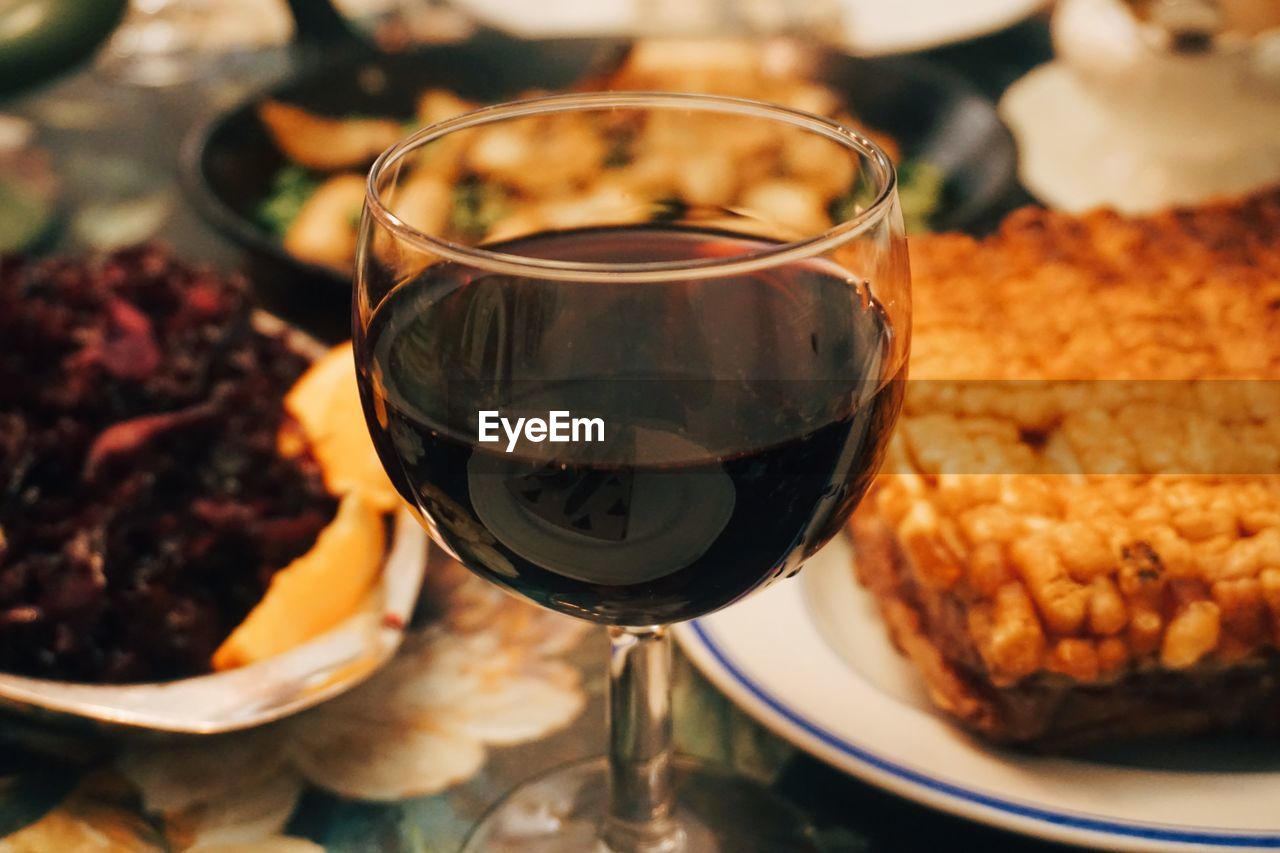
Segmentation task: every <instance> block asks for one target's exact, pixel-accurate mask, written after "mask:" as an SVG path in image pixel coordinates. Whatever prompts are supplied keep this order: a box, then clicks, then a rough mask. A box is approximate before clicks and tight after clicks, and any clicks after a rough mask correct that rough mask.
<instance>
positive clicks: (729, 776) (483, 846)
mask: <svg viewBox="0 0 1280 853" xmlns="http://www.w3.org/2000/svg"><path fill="white" fill-rule="evenodd" d="M675 774H676V803H677V807H676V809H677V810H676V818H677V820H678V821H679V825H680V833H679V836H678V837H677V838H676V839H675V840H674V843H672V844H664V845H659V846H658V847H656V848H653V850H654V853H817V851H818V848H817V847H816V846H815V844H814V842H813V840H812V837H813V836H812V829H811V827H810V826H809V824H808V822H807V821H806V820H805V818H804V816H803V815H801V814H800V812H798V811H797V810H796V809H795V808H794V807H793V806H791V805H789V804H788V803H787V802H786V801H785V800H783V799H782V798H780V797H778V796H777V795H776V794H774V793H773V792H772V791H770V790H769V789H768V788H766V787H764V786H763V785H761V784H759V783H758V782H755V781H752V780H751V779H747V778H744V777H742V776H737V775H734V774H733V773H730V772H728V771H724V770H718V769H716V768H714V767H709V766H707V765H703V764H698V763H696V762H691V761H677V762H676V765H675ZM608 791H609V783H608V776H607V773H606V767H605V761H604V759H603V758H593V759H589V760H587V761H582V762H579V763H576V764H570V765H568V766H565V767H561V768H558V769H556V770H553V771H551V772H549V773H546V774H544V775H542V776H539V777H537V778H536V779H533V780H532V781H529V782H526V783H524V784H523V785H521V786H520V787H518V788H516V789H515V790H514V791H512V792H511V793H510V794H508V795H507V797H506V798H505V799H503V800H502V802H500V803H498V805H497V806H496V807H494V809H493V810H492V811H490V812H489V814H487V815H486V816H485V817H484V819H483V820H481V821H480V823H479V825H477V826H476V828H475V830H474V831H473V832H472V834H471V837H470V838H469V839H468V840H467V843H466V845H465V846H464V847H463V850H462V853H609V848H608V847H607V846H605V845H604V843H603V842H602V841H600V826H601V823H602V820H603V817H604V811H605V804H606V798H607V797H608ZM627 853H630V851H627Z"/></svg>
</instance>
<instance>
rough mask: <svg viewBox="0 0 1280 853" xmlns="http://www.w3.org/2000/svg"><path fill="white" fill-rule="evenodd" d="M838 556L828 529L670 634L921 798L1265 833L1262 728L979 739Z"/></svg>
mask: <svg viewBox="0 0 1280 853" xmlns="http://www.w3.org/2000/svg"><path fill="white" fill-rule="evenodd" d="M851 561H852V550H851V547H850V545H849V542H848V540H847V539H844V538H839V539H837V540H836V541H834V542H832V543H831V545H829V546H827V548H825V549H824V550H823V551H822V552H821V553H819V554H818V555H817V556H815V557H814V558H813V559H812V560H810V562H809V565H808V566H807V567H806V568H805V570H804V571H803V572H802V573H801V574H800V576H799V577H798V578H796V579H794V580H791V581H785V582H781V583H778V584H775V585H774V586H773V587H771V588H770V589H768V590H766V591H764V592H762V593H760V594H759V595H756V596H752V597H751V598H748V599H747V600H745V601H742V602H740V603H738V604H735V605H734V606H732V607H729V608H726V609H725V610H722V611H720V612H718V613H715V614H712V615H711V616H707V617H704V618H702V619H699V620H696V621H694V622H691V623H688V624H685V625H682V626H680V627H679V628H678V629H677V632H676V635H677V637H678V638H679V640H680V643H681V646H682V647H683V648H684V650H685V652H686V653H687V654H688V655H689V657H690V658H691V659H692V660H693V662H694V663H695V664H696V665H697V666H698V667H699V668H700V669H701V670H702V671H703V672H704V673H705V674H706V675H707V676H708V678H710V679H711V681H712V682H714V683H715V684H716V686H718V687H719V688H720V689H721V690H723V691H724V692H725V693H726V694H728V696H729V697H730V698H732V699H733V700H734V701H735V702H737V703H738V704H739V705H740V706H741V707H742V708H743V709H744V710H746V711H747V713H749V714H751V715H752V716H753V717H755V718H756V719H757V720H759V721H760V722H761V723H763V724H764V725H765V726H767V727H768V728H770V729H772V730H773V731H774V732H776V733H777V734H779V735H781V736H782V737H784V738H786V739H787V740H789V741H791V742H792V743H793V744H795V745H796V746H798V747H799V748H801V749H803V750H805V751H806V752H809V753H811V754H812V755H814V756H816V757H817V758H819V759H821V760H823V761H825V762H827V763H829V764H831V765H833V766H835V767H838V768H840V769H842V770H844V771H846V772H848V773H850V774H852V775H854V776H857V777H859V778H861V779H863V780H865V781H867V782H870V783H872V784H874V785H878V786H880V787H883V788H885V789H887V790H890V791H894V792H896V793H898V794H900V795H902V796H905V797H909V798H911V799H913V800H916V801H918V802H920V803H923V804H925V805H928V806H932V807H934V808H938V809H941V810H944V811H947V812H951V813H953V814H956V815H960V816H962V817H966V818H970V819H972V820H975V821H980V822H982V823H987V824H990V825H993V826H998V827H1002V828H1004V829H1008V830H1012V831H1015V832H1021V833H1024V834H1027V835H1031V836H1036V837H1039V838H1045V839H1052V840H1055V841H1061V842H1066V843H1070V844H1081V845H1087V846H1090V847H1095V848H1100V849H1104V850H1159V851H1175V850H1176V851H1193V850H1194V851H1202V852H1203V851H1205V850H1211V849H1227V848H1229V849H1234V850H1240V849H1266V848H1271V849H1274V848H1277V847H1280V812H1278V811H1277V810H1276V808H1275V800H1276V792H1277V791H1280V752H1278V751H1277V750H1276V749H1274V748H1273V747H1274V744H1267V743H1263V744H1259V743H1258V742H1256V741H1255V742H1249V741H1244V740H1241V741H1234V740H1230V739H1214V740H1209V739H1200V740H1194V739H1193V740H1182V741H1174V742H1168V743H1160V744H1146V745H1141V746H1116V747H1112V748H1109V749H1107V750H1106V751H1105V752H1100V753H1099V754H1098V755H1097V756H1095V757H1091V758H1056V757H1049V756H1038V755H1027V754H1022V753H1016V752H1011V751H1006V750H1000V749H995V748H993V747H990V746H987V745H984V744H983V743H981V742H979V741H977V740H975V739H973V738H971V737H969V736H968V735H966V734H965V733H964V732H962V731H961V730H960V729H959V728H957V727H956V726H954V725H953V724H951V723H950V722H948V721H947V720H946V719H944V718H943V717H942V716H941V715H940V714H938V713H937V712H935V711H934V710H933V709H932V708H931V707H930V706H929V703H928V700H927V698H926V695H925V691H924V687H923V685H922V684H921V682H920V679H919V678H918V676H917V674H916V672H915V670H914V669H913V668H912V667H911V666H910V665H909V664H908V663H907V662H906V660H905V659H903V658H902V657H901V656H900V655H899V654H898V653H897V652H896V651H895V650H894V649H893V647H892V645H891V644H890V643H889V641H888V639H887V636H886V633H885V629H884V626H883V624H882V623H881V621H880V619H879V616H878V614H877V612H876V607H875V603H874V602H873V601H872V600H871V598H870V596H868V595H867V594H866V593H865V592H863V591H862V589H861V588H860V587H858V585H857V584H856V583H855V582H854V580H853V574H852V562H851ZM854 819H855V821H856V816H854Z"/></svg>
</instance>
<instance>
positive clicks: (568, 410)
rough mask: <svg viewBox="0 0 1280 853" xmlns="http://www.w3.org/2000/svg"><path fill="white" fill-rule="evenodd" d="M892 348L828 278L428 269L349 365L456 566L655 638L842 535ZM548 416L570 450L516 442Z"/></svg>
mask: <svg viewBox="0 0 1280 853" xmlns="http://www.w3.org/2000/svg"><path fill="white" fill-rule="evenodd" d="M772 245H773V244H770V243H769V242H767V241H762V240H759V239H756V238H752V237H747V236H743V235H739V234H733V233H728V232H723V231H715V230H708V229H701V228H696V227H690V226H672V225H645V226H622V227H608V228H594V229H581V230H572V231H559V232H549V233H544V234H540V235H536V236H532V237H526V238H522V239H520V240H517V241H512V242H510V243H507V244H504V245H502V246H498V247H488V248H493V249H496V250H498V251H503V252H506V253H509V254H512V255H519V256H521V257H527V258H545V259H549V260H554V261H557V262H612V263H624V264H635V263H644V262H672V261H679V262H689V261H697V260H698V259H702V258H707V259H714V258H718V257H725V256H733V257H741V256H746V255H750V254H752V253H757V252H767V251H768V250H769V249H770V248H771V246H772ZM894 334H895V330H894V329H893V328H892V327H891V325H890V323H889V320H888V315H887V313H886V312H885V310H884V309H883V307H882V306H881V305H880V304H879V303H878V302H877V301H876V300H875V299H874V298H872V297H871V296H870V294H869V291H868V289H867V287H866V286H865V283H863V282H859V281H855V280H850V277H849V275H848V274H847V273H845V272H844V271H842V270H840V269H839V268H838V267H836V266H835V265H834V264H831V263H830V262H829V261H825V260H804V261H798V262H794V263H790V264H783V265H776V266H771V267H769V268H767V269H763V270H758V271H754V272H748V273H737V274H734V275H726V276H724V277H710V278H700V279H685V280H681V279H680V278H678V277H676V278H673V279H672V280H670V281H660V282H644V283H635V282H628V283H608V282H604V283H601V282H596V281H593V282H583V281H557V280H554V279H547V278H536V279H535V278H524V277H520V276H513V275H505V274H500V273H494V272H485V271H480V270H476V269H473V268H470V267H465V266H462V265H459V264H455V263H440V264H436V265H433V266H430V267H428V268H426V269H425V270H424V271H422V272H420V273H419V274H418V275H417V276H416V277H413V278H411V279H409V280H408V281H405V282H404V283H402V284H400V285H398V286H397V287H396V288H395V289H394V290H393V291H392V292H391V293H390V295H388V296H387V297H386V298H385V299H383V300H382V301H381V303H380V304H379V305H378V307H377V309H376V311H375V313H374V314H373V316H372V317H371V318H370V320H369V322H368V323H367V324H365V326H364V329H363V334H362V335H361V336H358V338H357V346H358V347H359V348H360V352H359V353H358V356H357V364H358V365H359V366H360V369H361V370H362V374H363V375H362V381H361V391H362V394H363V401H364V406H365V409H366V415H367V419H368V422H369V424H370V427H371V430H372V432H373V437H374V442H375V445H376V446H377V448H378V452H379V454H380V456H381V458H382V461H383V463H384V465H385V467H386V469H387V471H388V472H389V473H390V474H391V477H392V480H393V481H394V482H395V484H396V487H397V488H398V489H399V491H400V493H401V494H402V495H403V497H404V498H405V499H406V500H407V501H408V502H409V503H410V505H412V506H416V507H417V508H418V509H419V511H420V512H421V513H422V514H423V516H424V517H425V519H426V521H427V523H428V524H429V525H430V526H431V527H432V530H433V533H435V535H436V536H437V538H438V539H439V540H440V541H441V542H443V543H444V544H445V545H446V546H447V547H448V548H449V549H450V550H452V551H453V552H454V553H455V554H456V555H458V556H459V557H460V558H461V559H462V561H463V562H464V563H466V564H467V565H468V566H469V567H471V568H472V569H473V570H476V571H479V572H481V573H482V574H484V575H486V576H487V577H488V578H489V579H490V580H491V581H493V582H495V583H498V584H500V585H502V586H505V587H508V588H510V589H512V590H514V591H516V592H518V593H520V594H521V595H523V596H526V597H528V598H530V599H532V600H534V601H537V602H539V603H541V604H543V605H545V606H547V607H551V608H554V609H556V610H560V611H562V612H566V613H571V614H573V615H576V616H579V617H582V618H586V619H591V620H594V621H598V622H604V623H609V624H614V625H657V624H666V623H670V622H676V621H680V620H685V619H689V618H693V617H696V616H699V615H701V614H704V613H707V612H709V611H712V610H715V609H717V608H719V607H722V606H725V605H727V604H729V603H731V602H733V601H735V600H737V599H739V598H741V597H742V596H744V595H746V594H747V593H749V592H751V591H752V590H754V589H757V588H758V587H760V586H761V585H763V584H765V583H767V582H769V581H770V580H772V579H773V578H776V577H779V576H782V575H786V574H789V573H791V572H794V571H795V570H796V569H798V568H799V566H800V564H801V562H802V561H803V560H804V559H805V558H807V557H808V556H810V555H811V554H812V553H813V552H814V551H816V550H817V549H818V548H819V547H821V546H822V545H823V544H824V543H825V542H827V541H828V540H829V539H830V538H831V537H832V536H833V535H834V534H835V533H836V532H837V531H838V530H839V528H840V526H841V525H842V523H843V522H844V521H845V520H846V519H847V517H848V515H849V513H850V512H851V511H852V509H853V507H854V506H856V504H857V502H858V500H859V498H861V496H862V494H863V492H864V491H865V489H866V487H867V485H868V483H869V481H870V478H871V477H872V475H873V474H874V472H875V470H876V468H877V467H878V465H879V462H880V460H881V457H882V455H883V452H884V446H885V443H886V441H887V439H888V433H889V430H890V428H891V426H892V424H893V422H894V420H895V418H896V415H897V411H898V409H899V407H900V405H901V393H902V383H903V378H904V376H903V370H904V368H903V367H902V365H901V363H900V362H901V360H900V359H899V360H897V361H895V360H894V358H893V353H894V352H895V347H894V341H893V336H894ZM556 412H559V413H561V414H560V419H561V426H562V429H561V430H560V433H562V435H561V437H564V438H567V439H568V440H564V441H554V440H552V439H553V438H554V436H553V435H552V434H551V433H552V432H554V431H553V430H551V429H550V427H547V428H545V429H543V430H538V429H537V428H536V427H534V428H533V429H532V430H528V431H524V430H512V426H513V425H515V424H516V423H517V422H518V421H519V419H520V418H523V419H524V421H523V422H522V423H523V424H528V423H530V421H531V420H532V419H540V420H541V421H543V422H544V424H548V423H549V422H550V421H551V420H552V416H553V413H556ZM482 413H489V414H488V415H487V416H484V417H485V418H486V421H487V424H488V429H487V431H486V430H485V429H484V426H485V425H484V424H482V422H481V421H482ZM499 417H500V418H505V419H506V421H507V426H506V427H500V426H495V425H494V419H495V418H499ZM574 422H577V423H578V425H579V428H577V429H576V436H575V434H574V433H575V429H574V428H573V423H574ZM482 432H485V433H486V435H487V437H489V438H492V437H493V435H494V434H496V435H497V440H496V441H492V440H490V441H481V440H480V438H481V434H482Z"/></svg>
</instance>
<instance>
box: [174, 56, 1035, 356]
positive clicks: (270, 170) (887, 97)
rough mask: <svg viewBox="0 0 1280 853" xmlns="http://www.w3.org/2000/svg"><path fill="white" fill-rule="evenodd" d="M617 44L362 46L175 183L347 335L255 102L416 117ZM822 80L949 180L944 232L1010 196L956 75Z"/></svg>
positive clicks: (290, 84)
mask: <svg viewBox="0 0 1280 853" xmlns="http://www.w3.org/2000/svg"><path fill="white" fill-rule="evenodd" d="M624 51H625V43H622V42H618V41H615V40H599V39H563V40H547V41H520V40H515V39H511V38H508V37H505V36H501V35H496V34H492V33H486V34H484V35H482V36H480V37H477V38H473V39H472V40H470V41H468V42H465V43H460V44H449V45H431V46H424V47H421V48H416V49H413V50H410V51H407V52H404V53H396V54H379V53H373V52H371V51H367V50H366V51H360V52H357V53H354V54H352V55H349V56H347V57H346V58H344V59H341V60H338V61H332V62H329V63H328V64H326V65H325V66H324V67H321V68H316V69H313V70H311V71H307V72H304V73H302V74H300V75H298V76H296V77H293V78H291V79H288V80H286V81H284V82H283V83H280V84H278V85H275V86H273V87H271V88H270V89H269V90H267V91H264V92H262V93H260V94H259V95H256V96H254V97H253V98H251V99H249V100H248V101H246V102H244V103H242V104H241V105H239V106H237V107H235V108H234V109H232V110H230V111H228V112H226V113H223V114H222V115H220V116H218V117H217V118H216V119H214V120H213V121H212V122H210V123H208V124H207V125H204V126H203V127H201V128H198V129H197V130H196V131H195V132H194V133H193V135H192V136H191V138H190V139H189V140H188V143H187V145H186V146H185V150H184V153H183V163H182V168H183V177H184V180H185V183H186V185H187V187H188V189H189V190H190V191H191V193H192V195H193V198H194V200H195V201H196V203H197V204H198V206H199V208H200V210H201V211H202V213H203V214H204V215H205V216H207V217H208V218H209V219H210V221H212V222H213V224H214V225H215V226H217V227H218V228H219V229H220V230H221V231H222V232H223V233H225V234H226V235H227V236H228V237H230V238H231V239H232V240H234V241H236V242H237V243H238V244H240V245H241V246H243V247H244V248H245V249H246V250H247V251H248V253H249V261H250V272H251V274H252V275H253V276H254V278H255V281H256V282H257V283H258V286H259V289H260V292H261V295H262V297H263V300H264V302H265V303H266V305H267V307H268V308H270V309H271V310H273V311H275V312H276V313H279V314H281V315H282V316H285V317H287V318H288V319H290V320H292V321H293V322H295V323H298V324H299V325H301V326H303V327H304V328H306V329H308V330H310V331H312V332H314V333H316V334H317V335H320V336H321V337H325V338H330V339H337V338H341V337H345V336H346V335H347V334H348V330H347V322H348V320H347V316H348V314H347V312H348V311H349V300H350V289H349V282H348V280H347V279H346V277H344V276H342V275H339V274H337V273H335V272H333V271H332V270H329V269H326V268H323V267H318V266H315V265H312V264H307V263H304V262H302V261H299V260H297V259H295V258H293V257H291V256H290V255H289V254H288V253H286V252H285V251H284V248H283V247H282V246H281V244H280V241H279V240H277V239H276V238H275V236H274V235H272V234H271V233H269V232H268V231H267V230H266V229H264V228H262V227H261V226H260V225H259V224H258V223H257V221H256V220H255V218H254V211H255V210H256V209H257V207H258V204H259V202H260V201H261V200H262V198H263V197H264V196H265V195H266V193H267V192H268V190H269V189H270V187H271V182H272V178H273V176H274V175H275V173H276V171H277V170H278V169H279V168H280V167H281V166H283V165H284V163H285V161H284V157H283V155H282V154H281V153H280V152H279V151H278V150H277V149H276V148H275V146H274V145H273V144H272V143H271V141H270V139H269V138H268V137H267V134H266V131H265V129H264V128H263V126H262V124H261V123H260V122H259V120H258V116H257V106H258V104H259V103H260V102H261V101H262V100H264V99H266V98H277V99H280V100H283V101H286V102H289V103H294V104H299V105H301V106H304V107H307V108H309V109H312V110H315V111H317V112H320V113H325V114H330V115H344V114H351V113H359V114H364V115H402V116H406V117H407V116H411V115H412V114H413V111H414V102H415V100H416V97H417V95H418V93H419V92H420V91H421V90H423V89H425V88H427V87H431V86H438V87H444V88H448V89H452V90H454V91H456V92H458V93H459V94H461V95H463V96H465V97H468V98H472V99H475V100H480V101H498V100H502V99H504V98H509V97H512V96H514V95H516V94H518V93H520V92H523V91H527V90H529V89H534V88H540V89H562V88H565V87H568V86H571V85H573V84H574V83H576V82H579V81H580V80H581V79H582V78H583V77H584V75H589V74H591V73H593V72H602V71H606V70H608V69H609V67H611V65H612V64H613V63H615V62H617V61H618V60H619V59H620V57H621V55H622V54H623V52H624ZM817 77H818V78H819V79H823V80H825V81H826V82H828V83H829V84H831V85H832V86H833V87H834V88H835V89H837V90H838V91H839V92H841V93H842V94H843V95H844V96H845V97H847V98H848V100H849V103H850V104H851V105H852V107H853V110H854V112H855V113H856V114H857V115H858V116H859V118H860V119H861V120H862V121H865V122H866V124H867V126H869V127H873V128H876V129H878V130H882V131H884V132H886V133H888V134H890V135H891V136H893V137H894V138H895V139H897V140H898V142H899V144H900V145H901V146H902V148H903V153H904V155H905V157H907V158H920V159H923V160H926V161H928V162H931V163H933V164H934V165H936V166H937V167H938V168H940V169H941V170H942V172H943V174H944V176H945V183H944V204H943V208H942V210H941V211H940V212H939V214H938V215H937V216H936V217H935V220H934V221H935V225H936V226H937V227H939V228H942V229H948V230H951V229H958V230H971V231H972V230H977V231H980V230H984V229H985V228H987V227H989V226H990V224H991V223H992V222H994V221H996V220H997V219H998V217H999V216H1000V215H1002V214H1003V213H1004V212H1005V211H1006V209H1007V207H1008V205H1009V204H1010V200H1011V199H1012V198H1015V192H1016V186H1017V184H1016V178H1015V168H1014V165H1015V164H1014V147H1013V140H1012V139H1011V137H1010V136H1009V133H1008V131H1007V130H1006V129H1005V128H1004V126H1003V125H1002V124H1001V123H1000V121H999V119H998V118H997V117H996V113H995V109H994V106H993V105H992V103H991V102H990V101H989V100H987V99H986V98H984V97H983V96H982V95H980V94H978V93H977V92H976V91H975V90H974V89H973V88H972V87H971V86H970V85H969V84H968V83H966V82H965V81H964V80H963V79H962V78H960V77H957V76H956V75H954V74H952V73H950V72H948V71H946V70H945V69H943V68H941V67H939V66H935V65H932V64H930V63H928V62H925V61H922V60H918V59H913V58H910V57H889V58H883V59H856V58H853V57H849V56H845V55H842V54H837V53H823V54H821V55H820V57H819V61H818V63H817Z"/></svg>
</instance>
